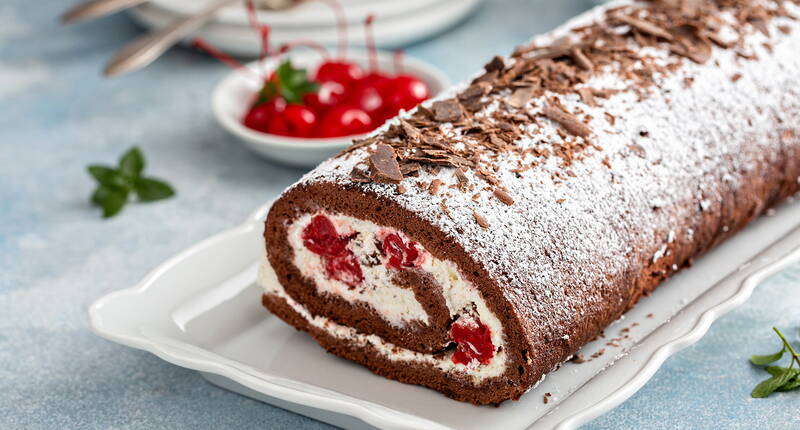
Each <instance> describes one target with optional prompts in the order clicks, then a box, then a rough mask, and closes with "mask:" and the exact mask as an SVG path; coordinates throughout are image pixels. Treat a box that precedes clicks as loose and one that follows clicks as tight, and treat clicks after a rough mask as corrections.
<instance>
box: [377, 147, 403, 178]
mask: <svg viewBox="0 0 800 430" xmlns="http://www.w3.org/2000/svg"><path fill="white" fill-rule="evenodd" d="M369 168H370V172H371V175H370V177H371V178H372V180H374V181H376V182H384V183H393V184H396V183H399V182H400V181H402V180H403V172H401V171H400V165H399V164H398V163H397V154H396V153H395V152H394V148H392V147H391V146H389V145H387V144H385V143H379V144H378V146H377V147H376V148H375V152H373V153H372V155H370V156H369Z"/></svg>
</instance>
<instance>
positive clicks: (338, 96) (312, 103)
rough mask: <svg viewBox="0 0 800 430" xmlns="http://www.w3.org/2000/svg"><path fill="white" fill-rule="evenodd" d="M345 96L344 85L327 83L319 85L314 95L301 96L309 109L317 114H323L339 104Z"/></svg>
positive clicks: (332, 82)
mask: <svg viewBox="0 0 800 430" xmlns="http://www.w3.org/2000/svg"><path fill="white" fill-rule="evenodd" d="M345 96H346V91H345V88H344V85H342V84H340V83H338V82H334V81H328V82H323V83H322V84H320V86H319V90H318V91H317V92H316V93H309V94H306V95H305V96H303V101H304V102H305V104H306V105H307V106H308V107H310V108H311V109H314V110H315V111H317V112H324V111H327V110H328V109H332V108H333V107H335V106H337V105H339V104H341V103H342V102H343V101H344V100H345Z"/></svg>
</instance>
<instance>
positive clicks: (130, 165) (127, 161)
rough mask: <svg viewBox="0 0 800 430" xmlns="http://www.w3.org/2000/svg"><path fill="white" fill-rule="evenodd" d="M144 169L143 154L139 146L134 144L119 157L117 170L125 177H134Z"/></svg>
mask: <svg viewBox="0 0 800 430" xmlns="http://www.w3.org/2000/svg"><path fill="white" fill-rule="evenodd" d="M143 170H144V156H143V155H142V151H141V150H139V147H137V146H134V147H133V148H131V149H129V150H128V151H127V152H126V153H125V154H123V155H122V158H120V159H119V171H120V173H122V174H123V175H124V176H125V177H126V178H131V179H135V178H138V177H139V175H141V174H142V171H143Z"/></svg>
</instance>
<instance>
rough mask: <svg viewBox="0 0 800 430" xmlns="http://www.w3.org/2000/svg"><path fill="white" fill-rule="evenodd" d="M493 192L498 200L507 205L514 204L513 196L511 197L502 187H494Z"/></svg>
mask: <svg viewBox="0 0 800 430" xmlns="http://www.w3.org/2000/svg"><path fill="white" fill-rule="evenodd" d="M493 194H494V196H495V197H497V199H498V200H500V201H501V202H503V203H505V204H507V205H509V206H511V205H513V204H514V198H513V197H511V195H510V194H508V192H506V190H504V189H502V188H495V189H494V192H493Z"/></svg>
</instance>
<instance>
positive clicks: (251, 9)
mask: <svg viewBox="0 0 800 430" xmlns="http://www.w3.org/2000/svg"><path fill="white" fill-rule="evenodd" d="M245 9H247V20H248V21H249V23H250V28H252V29H253V30H254V31H256V32H258V36H259V41H260V43H261V49H260V50H259V53H258V65H259V67H262V66H263V64H264V59H265V58H267V57H268V56H269V55H270V49H269V33H270V27H269V26H268V25H266V24H261V23H260V22H259V21H258V15H257V14H256V6H255V2H254V1H253V0H247V1H246V2H245ZM261 73H262V74H263V75H264V76H266V73H265V71H264V70H261Z"/></svg>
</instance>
